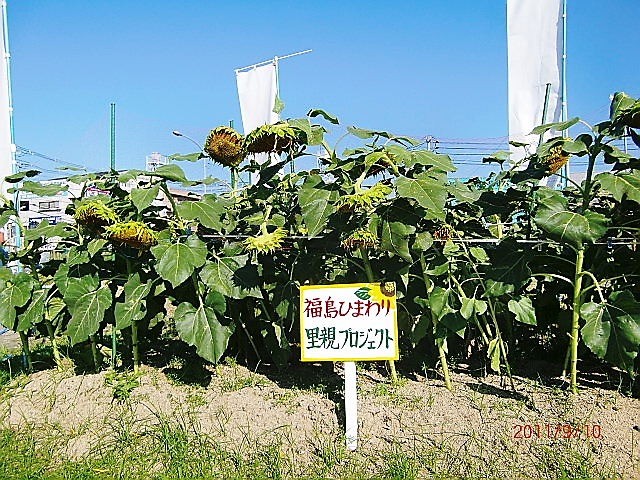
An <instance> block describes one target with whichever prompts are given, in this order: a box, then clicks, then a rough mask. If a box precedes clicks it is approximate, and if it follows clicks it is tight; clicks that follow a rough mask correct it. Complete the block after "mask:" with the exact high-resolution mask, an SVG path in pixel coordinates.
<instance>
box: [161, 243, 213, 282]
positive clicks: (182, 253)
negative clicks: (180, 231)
mask: <svg viewBox="0 0 640 480" xmlns="http://www.w3.org/2000/svg"><path fill="white" fill-rule="evenodd" d="M151 252H152V253H153V255H154V257H156V259H157V260H158V263H157V264H156V272H158V274H159V275H160V277H162V278H163V279H164V280H167V281H168V282H171V285H173V286H174V287H177V286H178V285H180V284H181V283H182V282H184V281H185V280H186V279H187V278H189V276H190V275H191V274H192V273H193V271H194V270H195V269H196V268H198V267H201V266H202V265H204V262H205V260H206V258H207V246H206V245H205V244H204V242H203V241H202V240H200V239H199V238H198V237H196V236H195V235H192V236H190V237H189V238H188V239H187V241H186V243H173V244H159V245H156V246H155V247H153V248H152V249H151Z"/></svg>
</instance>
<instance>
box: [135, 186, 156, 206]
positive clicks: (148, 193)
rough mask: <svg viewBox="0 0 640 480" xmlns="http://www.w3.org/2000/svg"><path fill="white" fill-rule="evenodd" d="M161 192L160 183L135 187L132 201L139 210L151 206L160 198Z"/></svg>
mask: <svg viewBox="0 0 640 480" xmlns="http://www.w3.org/2000/svg"><path fill="white" fill-rule="evenodd" d="M159 193H160V185H154V186H153V187H150V188H134V189H132V190H131V193H130V196H131V201H132V202H133V204H134V205H135V207H136V209H137V210H138V212H142V211H143V210H144V209H146V208H149V207H150V206H151V204H152V203H153V201H154V200H155V199H156V198H158V194H159Z"/></svg>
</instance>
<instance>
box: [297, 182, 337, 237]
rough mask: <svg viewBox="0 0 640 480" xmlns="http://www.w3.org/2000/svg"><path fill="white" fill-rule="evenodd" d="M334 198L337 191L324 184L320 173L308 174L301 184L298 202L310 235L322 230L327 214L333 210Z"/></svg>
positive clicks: (335, 198)
mask: <svg viewBox="0 0 640 480" xmlns="http://www.w3.org/2000/svg"><path fill="white" fill-rule="evenodd" d="M336 200H338V192H337V191H336V189H335V188H334V187H333V186H331V185H327V184H325V183H324V182H323V181H322V177H320V175H310V176H309V177H307V179H306V180H305V182H304V183H303V184H302V187H301V188H300V192H299V194H298V202H299V203H300V209H301V210H302V219H303V221H304V224H305V225H306V227H307V230H308V232H309V233H308V235H309V236H310V237H313V236H315V235H318V234H319V233H320V232H322V231H323V230H324V227H325V224H326V222H327V219H328V218H329V215H331V213H333V211H334V207H333V204H334V203H335V202H336Z"/></svg>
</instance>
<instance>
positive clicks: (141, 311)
mask: <svg viewBox="0 0 640 480" xmlns="http://www.w3.org/2000/svg"><path fill="white" fill-rule="evenodd" d="M152 285H153V284H152V282H144V283H143V282H142V281H141V280H140V274H139V273H134V274H133V275H131V276H130V277H129V280H127V283H125V284H124V303H122V302H121V303H117V304H116V308H115V316H116V329H117V330H122V329H124V328H127V327H129V326H131V323H132V322H137V321H139V320H142V319H143V318H144V316H145V314H146V301H147V295H149V292H150V291H151V287H152Z"/></svg>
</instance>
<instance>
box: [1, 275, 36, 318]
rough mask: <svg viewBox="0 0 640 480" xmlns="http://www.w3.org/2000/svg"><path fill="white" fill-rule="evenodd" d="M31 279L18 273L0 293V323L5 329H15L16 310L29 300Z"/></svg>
mask: <svg viewBox="0 0 640 480" xmlns="http://www.w3.org/2000/svg"><path fill="white" fill-rule="evenodd" d="M33 283H34V282H33V279H32V278H31V276H30V275H28V274H27V273H24V272H20V273H18V274H16V275H14V276H13V278H11V280H10V281H8V282H7V283H6V284H5V286H4V288H3V289H2V291H1V292H0V322H1V323H2V325H4V326H5V327H7V328H11V329H15V328H16V327H15V326H14V323H15V319H16V308H19V307H22V306H24V305H25V304H26V303H27V301H28V300H29V298H31V290H32V289H33Z"/></svg>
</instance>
